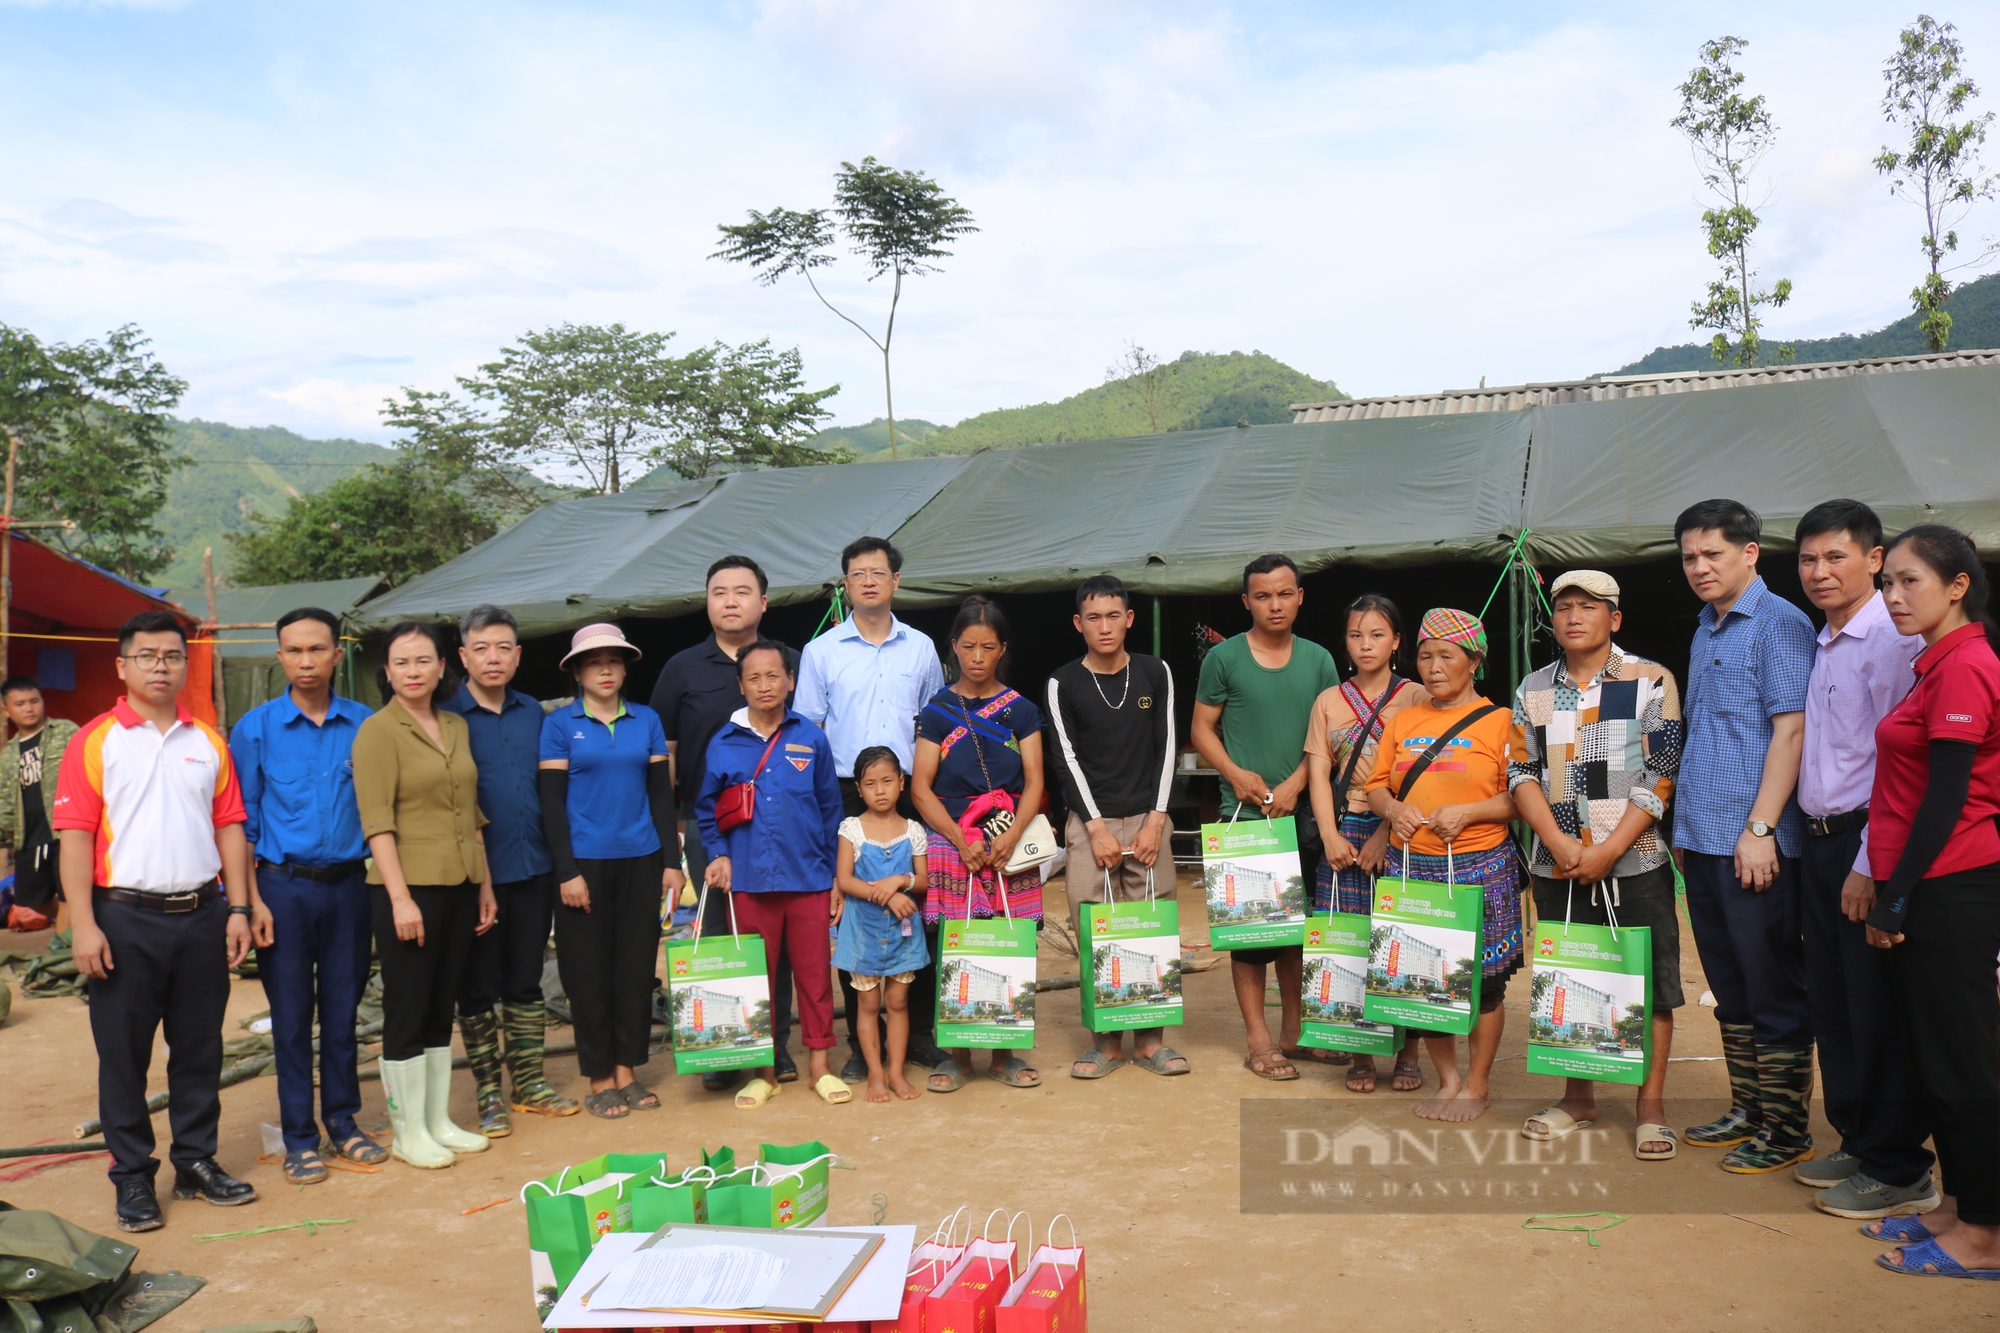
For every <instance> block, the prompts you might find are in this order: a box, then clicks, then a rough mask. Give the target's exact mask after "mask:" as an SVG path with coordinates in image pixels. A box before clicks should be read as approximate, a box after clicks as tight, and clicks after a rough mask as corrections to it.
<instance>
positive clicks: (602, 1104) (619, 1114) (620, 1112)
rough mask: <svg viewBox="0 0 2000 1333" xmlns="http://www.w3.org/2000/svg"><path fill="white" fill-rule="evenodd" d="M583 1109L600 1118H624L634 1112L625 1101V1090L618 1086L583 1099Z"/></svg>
mask: <svg viewBox="0 0 2000 1333" xmlns="http://www.w3.org/2000/svg"><path fill="white" fill-rule="evenodd" d="M583 1109H584V1110H586V1111H588V1112H590V1113H591V1114H592V1115H594V1116H596V1117H597V1118H598V1119H599V1120H623V1119H624V1118H625V1117H626V1116H628V1115H631V1114H632V1108H631V1107H630V1106H628V1105H627V1104H626V1102H625V1094H624V1092H623V1091H622V1090H620V1089H618V1088H606V1089H605V1090H604V1091H603V1092H593V1093H591V1094H590V1095H589V1096H588V1097H585V1098H584V1099H583Z"/></svg>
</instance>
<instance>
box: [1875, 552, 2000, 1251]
mask: <svg viewBox="0 0 2000 1333" xmlns="http://www.w3.org/2000/svg"><path fill="white" fill-rule="evenodd" d="M1882 572H1883V575H1884V580H1885V583H1886V586H1885V587H1884V589H1883V593H1882V597H1883V601H1884V602H1885V603H1887V605H1888V608H1889V615H1890V616H1891V617H1892V618H1893V619H1894V620H1895V622H1896V629H1897V632H1898V633H1901V634H1921V635H1923V637H1924V643H1925V645H1926V646H1925V648H1924V651H1923V653H1922V654H1921V655H1920V656H1919V657H1918V658H1917V660H1916V664H1915V666H1916V673H1917V683H1916V684H1915V685H1914V686H1913V687H1911V690H1910V692H1909V694H1908V695H1906V696H1905V697H1904V699H1903V701H1902V702H1901V703H1899V704H1897V705H1896V707H1895V708H1893V709H1891V710H1890V711H1889V714H1888V716H1886V717H1884V718H1883V719H1882V721H1881V724H1880V725H1879V726H1877V727H1876V728H1875V753H1876V761H1875V792H1874V796H1873V798H1872V800H1871V802H1870V806H1871V808H1870V811H1869V821H1868V856H1869V863H1870V867H1869V868H1870V869H1871V870H1872V871H1873V873H1874V877H1875V881H1876V883H1877V884H1879V885H1881V890H1880V893H1879V894H1878V895H1877V897H1876V900H1875V904H1874V907H1873V909H1872V910H1871V911H1870V912H1869V913H1868V942H1869V943H1870V944H1873V945H1875V946H1876V947H1878V948H1884V949H1888V948H1894V949H1895V950H1896V953H1897V961H1898V963H1899V964H1900V972H1901V975H1902V979H1903V985H1904V987H1905V988H1906V990H1907V992H1908V999H1909V1013H1910V1014H1911V1022H1910V1024H1909V1026H1908V1033H1909V1038H1910V1041H1911V1044H1912V1045H1913V1046H1914V1047H1915V1048H1916V1054H1917V1067H1918V1071H1919V1073H1920V1075H1921V1076H1922V1078H1923V1082H1924V1093H1925V1097H1926V1100H1927V1101H1928V1103H1929V1110H1930V1115H1931V1132H1932V1138H1933V1140H1934V1141H1935V1143H1936V1144H1937V1155H1938V1166H1939V1169H1940V1171H1941V1173H1942V1176H1943V1181H1942V1184H1943V1189H1944V1192H1945V1194H1946V1195H1947V1200H1946V1202H1945V1203H1944V1206H1943V1207H1942V1208H1940V1209H1939V1210H1938V1211H1937V1212H1934V1213H1932V1214H1930V1216H1929V1218H1928V1219H1925V1220H1920V1219H1918V1218H1914V1217H1907V1218H1897V1217H1892V1218H1887V1219H1884V1220H1883V1221H1882V1222H1880V1223H1876V1224H1873V1226H1872V1227H1871V1228H1869V1234H1871V1235H1878V1236H1881V1237H1883V1238H1885V1239H1890V1240H1896V1241H1900V1242H1911V1243H1906V1244H1904V1245H1903V1247H1902V1248H1900V1249H1896V1250H1891V1251H1890V1252H1889V1253H1887V1254H1884V1255H1882V1256H1880V1257H1879V1258H1878V1259H1877V1260H1876V1262H1877V1263H1879V1264H1881V1265H1882V1266H1883V1267H1884V1268H1887V1269H1891V1270H1893V1271H1895V1272H1901V1273H1909V1274H1912V1275H1914V1276H1919V1277H1973V1278H1982V1279H1987V1280H1991V1281H2000V999H1996V997H1995V995H1994V988H1993V959H1994V955H1995V954H1996V952H2000V829H1996V826H1995V823H1994V818H1995V816H1996V815H2000V656H1996V655H1995V653H1994V644H1995V643H1996V642H2000V627H1996V626H1995V625H1994V624H1993V622H1992V621H1991V620H1990V619H1988V618H1987V614H1986V597H1987V581H1986V571H1985V570H1984V569H1983V568H1982V567H1981V566H1980V563H1979V553H1978V551H1976V550H1975V549H1974V548H1973V544H1972V540H1971V539H1970V538H1969V537H1967V536H1966V535H1965V534H1964V533H1962V532H1960V531H1958V530H1957V529H1956V528H1949V527H1945V526H1943V525H1942V524H1936V523H1926V524H1924V525H1922V526H1920V527H1915V528H1911V529H1910V530H1909V531H1908V532H1905V533H1904V534H1903V535H1902V536H1900V537H1898V538H1896V540H1895V542H1894V543H1893V544H1892V545H1891V546H1890V547H1889V553H1888V556H1887V558H1886V560H1885V562H1884V566H1883V571H1882ZM1954 1204H1955V1205H1956V1217H1955V1220H1953V1221H1950V1222H1945V1221H1943V1220H1942V1219H1943V1218H1946V1217H1950V1216H1951V1215H1952V1212H1953V1205H1954Z"/></svg>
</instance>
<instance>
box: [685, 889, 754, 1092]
mask: <svg viewBox="0 0 2000 1333" xmlns="http://www.w3.org/2000/svg"><path fill="white" fill-rule="evenodd" d="M707 908H708V891H707V890H706V889H704V890H702V901H701V906H700V907H699V908H697V909H696V910H697V913H700V912H703V911H706V910H707ZM695 920H696V921H697V922H698V921H700V920H701V917H700V916H699V914H697V916H696V918H695ZM729 928H730V934H729V937H728V938H727V939H724V938H722V937H720V936H718V937H715V938H712V939H703V938H702V937H701V935H700V934H699V933H697V934H696V936H695V937H694V938H693V939H692V940H688V941H685V942H682V943H670V944H668V945H667V1003H668V1006H669V1008H670V1009H671V1011H672V1019H673V1024H672V1032H673V1043H674V1072H675V1073H677V1074H705V1073H709V1072H711V1071H713V1070H718V1069H761V1068H763V1067H764V1066H766V1065H769V1064H770V1063H771V1062H772V1060H773V1058H774V1057H773V1055H772V1050H771V980H770V976H769V974H768V973H767V972H766V970H765V965H764V941H763V939H762V938H761V937H760V936H756V935H739V934H737V933H736V903H735V899H734V898H733V897H732V898H731V900H730V904H729Z"/></svg>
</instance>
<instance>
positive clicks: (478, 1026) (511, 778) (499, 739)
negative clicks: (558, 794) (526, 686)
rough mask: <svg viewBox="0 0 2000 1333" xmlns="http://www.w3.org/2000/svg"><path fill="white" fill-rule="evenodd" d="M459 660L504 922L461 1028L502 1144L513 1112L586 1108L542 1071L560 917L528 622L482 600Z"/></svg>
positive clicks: (486, 1113) (463, 1009) (469, 961)
mask: <svg viewBox="0 0 2000 1333" xmlns="http://www.w3.org/2000/svg"><path fill="white" fill-rule="evenodd" d="M458 642H459V648H458V657H459V661H461V662H462V663H464V664H465V683H464V684H463V685H461V686H459V687H458V692H457V693H456V694H454V695H453V696H452V697H451V698H449V699H447V700H446V701H445V702H444V703H442V704H441V705H439V706H440V707H442V708H447V709H450V710H451V711H452V712H454V713H457V714H458V715H459V716H460V717H462V718H464V719H465V728H466V731H467V732H468V733H469V734H470V736H471V738H472V759H473V762H474V763H476V764H477V765H478V766H479V808H480V809H481V810H482V811H484V812H485V814H486V817H487V818H488V819H490V820H492V821H493V822H492V823H490V824H488V825H487V826H486V863H487V864H488V865H489V866H491V867H492V869H493V896H494V898H495V899H497V900H498V902H499V906H500V915H499V916H498V917H497V918H495V919H494V922H493V929H491V930H489V931H487V932H486V933H485V934H484V935H477V936H474V937H473V941H472V952H471V953H470V955H468V957H467V958H466V960H465V971H464V972H463V973H462V974H461V975H460V978H459V986H458V1031H459V1035H460V1036H461V1037H462V1038H463V1039H464V1041H465V1058H466V1061H467V1063H469V1064H470V1065H471V1066H472V1077H473V1082H474V1084H475V1085H476V1086H477V1087H478V1089H479V1132H480V1133H481V1134H484V1135H485V1136H486V1137H487V1138H489V1139H501V1138H505V1137H507V1135H509V1134H511V1133H513V1132H514V1128H513V1124H512V1122H511V1121H510V1120H509V1119H508V1116H507V1109H508V1107H509V1106H510V1105H511V1106H512V1107H513V1109H514V1110H516V1111H520V1112H522V1113H524V1114H533V1115H550V1116H562V1115H575V1114H576V1113H577V1111H578V1110H579V1109H581V1107H580V1104H579V1103H578V1102H577V1100H576V1099H575V1098H574V1097H565V1096H563V1095H562V1094H561V1093H559V1092H557V1091H556V1090H555V1089H554V1088H552V1087H550V1086H549V1081H548V1078H547V1077H546V1076H545V1075H544V1074H543V1072H542V1048H543V1046H544V1045H545V1043H546V1040H547V1039H546V1036H545V1034H546V1032H547V1030H548V1009H547V1007H546V1006H545V1005H544V1004H543V1002H542V958H543V954H544V952H545V951H546V949H547V947H548V942H549V922H550V917H551V915H552V914H553V913H554V911H555V892H556V890H555V881H554V879H553V878H552V877H551V875H550V871H551V870H553V869H554V866H553V863H552V862H551V860H550V857H549V849H548V844H547V843H546V842H545V841H544V840H543V838H542V801H541V796H540V794H539V793H538V792H537V791H536V789H535V783H536V763H537V760H538V759H539V757H540V754H541V737H542V718H543V713H542V706H541V705H540V704H539V703H537V702H536V701H535V700H534V699H532V698H530V697H529V696H528V695H525V694H523V693H521V691H519V690H517V689H513V688H511V686H512V682H513V679H514V673H515V672H516V671H518V670H520V668H521V626H520V622H519V621H517V620H515V619H514V616H513V613H512V612H509V611H508V610H506V609H505V608H503V607H498V606H492V605H482V606H475V607H473V608H472V609H471V610H470V611H467V612H466V613H465V615H464V616H462V617H461V618H460V619H459V622H458ZM495 1005H499V1006H501V1009H502V1012H504V1014H505V1015H506V1034H507V1049H506V1057H505V1058H506V1066H507V1076H508V1080H509V1081H510V1082H511V1083H512V1084H513V1093H514V1095H513V1097H512V1098H511V1099H510V1098H507V1097H503V1096H502V1095H501V1092H500V1066H501V1058H502V1057H501V1050H500V1027H501V1020H500V1018H499V1017H497V1016H496V1015H495V1014H494V1012H493V1007H494V1006H495Z"/></svg>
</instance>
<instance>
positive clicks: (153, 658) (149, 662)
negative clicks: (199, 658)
mask: <svg viewBox="0 0 2000 1333" xmlns="http://www.w3.org/2000/svg"><path fill="white" fill-rule="evenodd" d="M124 656H125V660H126V661H128V662H134V663H137V664H138V665H139V666H140V667H141V668H142V669H143V670H146V671H151V670H152V669H153V668H154V667H156V666H169V667H184V666H186V665H187V660H188V655H187V654H186V653H184V652H182V651H181V650H180V649H178V648H170V649H168V650H167V651H166V652H164V653H162V652H158V651H155V650H154V649H151V648H145V649H141V650H140V651H139V652H136V653H126V654H125V655H124Z"/></svg>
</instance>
